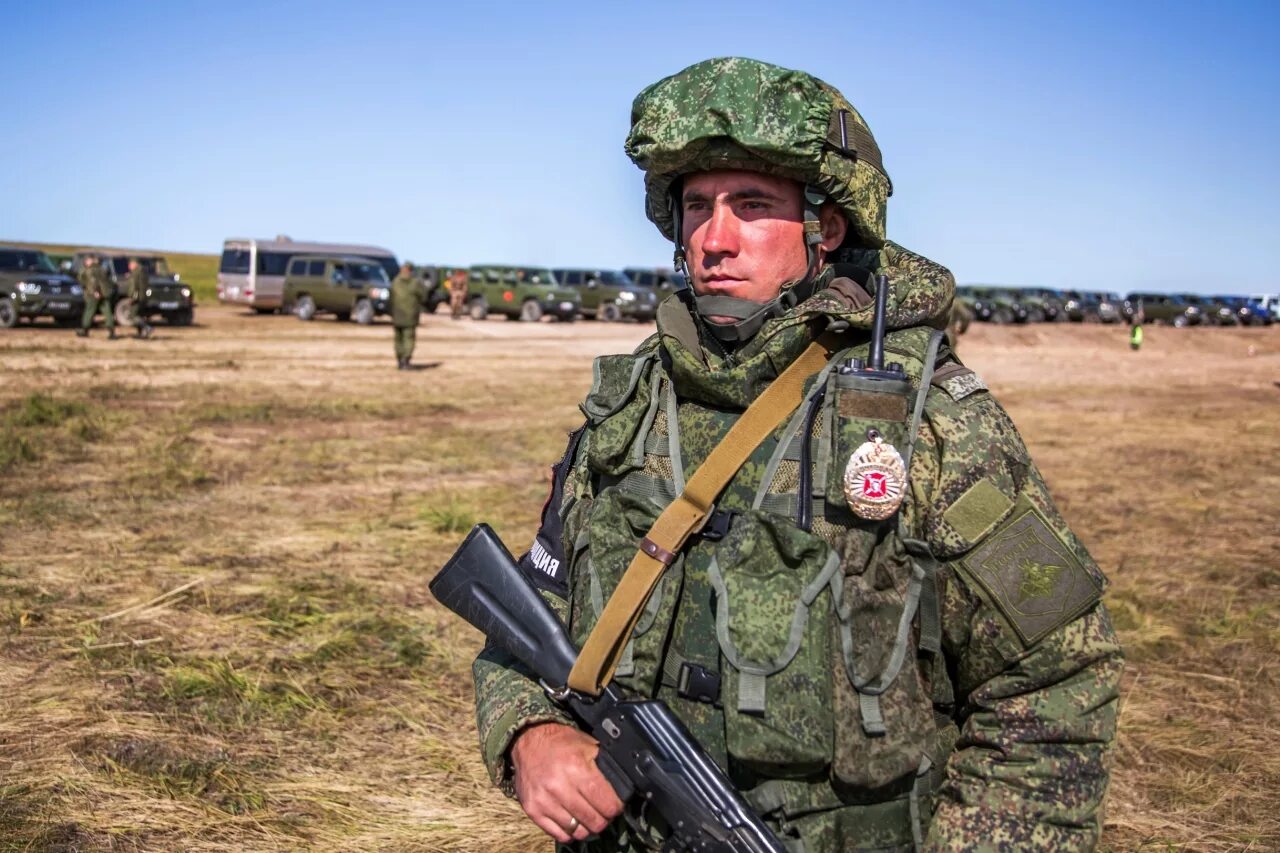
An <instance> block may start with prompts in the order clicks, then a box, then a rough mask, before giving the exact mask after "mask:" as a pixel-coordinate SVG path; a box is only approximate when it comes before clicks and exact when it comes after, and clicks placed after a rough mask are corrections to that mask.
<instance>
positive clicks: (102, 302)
mask: <svg viewBox="0 0 1280 853" xmlns="http://www.w3.org/2000/svg"><path fill="white" fill-rule="evenodd" d="M76 278H77V279H78V280H79V281H80V287H81V288H83V289H84V314H83V315H82V316H81V319H80V329H81V331H83V332H87V331H89V329H91V328H93V318H94V317H95V316H97V314H98V311H99V310H101V311H102V318H103V322H104V323H105V324H106V327H107V330H108V331H109V332H110V333H111V334H112V335H114V334H115V330H116V314H115V304H114V302H115V292H116V285H115V282H113V281H111V279H110V278H108V277H107V271H106V269H104V268H103V266H102V264H101V263H96V264H93V265H88V264H86V265H85V266H84V267H82V268H81V270H80V272H79V273H78V274H77V275H76Z"/></svg>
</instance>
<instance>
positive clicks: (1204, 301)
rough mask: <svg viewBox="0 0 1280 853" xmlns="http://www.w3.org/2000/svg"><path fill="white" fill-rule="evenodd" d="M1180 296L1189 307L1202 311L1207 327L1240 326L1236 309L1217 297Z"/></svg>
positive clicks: (1183, 294)
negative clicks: (1192, 306)
mask: <svg viewBox="0 0 1280 853" xmlns="http://www.w3.org/2000/svg"><path fill="white" fill-rule="evenodd" d="M1179 296H1180V297H1181V298H1182V300H1183V301H1184V302H1186V303H1187V304H1188V305H1194V306H1196V307H1197V308H1199V309H1200V313H1201V316H1202V317H1203V318H1204V324H1205V325H1207V326H1238V325H1240V318H1239V317H1237V316H1236V312H1235V309H1234V308H1232V307H1231V306H1229V305H1226V304H1225V303H1223V302H1221V301H1220V300H1219V299H1218V297H1216V296H1202V295H1200V294H1198V293H1182V294H1179Z"/></svg>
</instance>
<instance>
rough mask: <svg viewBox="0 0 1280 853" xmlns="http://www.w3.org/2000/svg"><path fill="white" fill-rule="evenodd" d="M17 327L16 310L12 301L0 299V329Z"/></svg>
mask: <svg viewBox="0 0 1280 853" xmlns="http://www.w3.org/2000/svg"><path fill="white" fill-rule="evenodd" d="M16 325H18V308H17V306H16V305H14V304H13V300H12V299H0V329H12V328H13V327H14V326H16Z"/></svg>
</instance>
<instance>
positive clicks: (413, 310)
mask: <svg viewBox="0 0 1280 853" xmlns="http://www.w3.org/2000/svg"><path fill="white" fill-rule="evenodd" d="M426 300H427V289H426V287H425V286H424V285H423V283H422V281H421V280H420V279H419V278H418V277H417V276H415V275H414V274H413V264H411V263H409V262H408V261H405V262H404V263H403V264H401V265H400V274H399V275H397V276H396V277H395V279H394V280H392V282H391V323H392V325H393V326H395V341H396V367H397V368H398V369H399V370H408V369H409V359H410V358H412V357H413V348H414V346H415V345H416V344H417V342H418V317H419V315H420V314H421V313H422V306H423V305H424V304H425V303H426Z"/></svg>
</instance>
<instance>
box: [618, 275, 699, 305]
mask: <svg viewBox="0 0 1280 853" xmlns="http://www.w3.org/2000/svg"><path fill="white" fill-rule="evenodd" d="M622 274H623V275H625V276H626V277H627V278H629V279H631V281H632V282H634V283H635V284H636V285H638V286H640V287H650V288H653V290H655V291H656V292H657V293H658V301H659V302H661V301H662V300H663V298H664V295H665V294H667V293H670V292H672V291H673V290H678V289H679V288H681V287H683V286H684V276H682V275H681V274H680V273H678V272H676V271H675V270H673V269H671V268H670V267H627V268H626V269H624V270H623V271H622Z"/></svg>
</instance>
